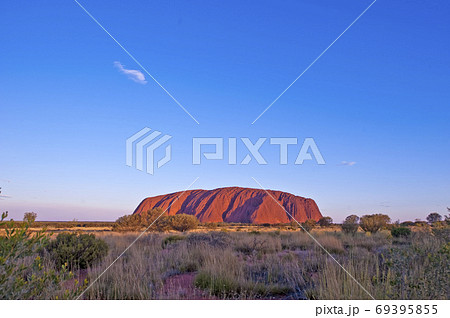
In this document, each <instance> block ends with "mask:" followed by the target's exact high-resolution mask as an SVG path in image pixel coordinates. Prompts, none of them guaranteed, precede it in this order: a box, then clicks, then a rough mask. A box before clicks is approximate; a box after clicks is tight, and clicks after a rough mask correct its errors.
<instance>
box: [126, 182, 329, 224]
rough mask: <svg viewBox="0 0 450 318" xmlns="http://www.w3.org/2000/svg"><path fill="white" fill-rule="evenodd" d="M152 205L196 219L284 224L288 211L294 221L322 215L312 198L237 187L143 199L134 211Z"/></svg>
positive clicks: (146, 208) (190, 191) (144, 209)
mask: <svg viewBox="0 0 450 318" xmlns="http://www.w3.org/2000/svg"><path fill="white" fill-rule="evenodd" d="M269 194H270V195H269ZM274 198H275V200H276V201H275V200H274ZM280 205H281V206H282V207H284V209H283V208H282V207H281V206H280ZM154 208H162V209H163V210H166V209H167V214H168V215H175V214H177V213H185V214H191V215H195V216H196V217H197V218H198V219H199V221H200V222H234V223H254V224H263V223H270V224H275V223H288V222H290V221H291V217H290V216H289V215H288V213H289V214H291V215H292V216H293V217H294V218H295V219H296V220H297V221H298V222H304V221H306V220H307V219H313V220H316V221H317V220H319V219H320V218H321V217H322V214H321V213H320V211H319V208H318V207H317V204H316V202H314V200H313V199H307V198H303V197H300V196H296V195H293V194H290V193H286V192H282V191H274V190H267V192H266V191H265V190H261V189H250V188H239V187H229V188H219V189H214V190H189V191H185V192H183V191H180V192H175V193H170V194H165V195H159V196H156V197H150V198H146V199H144V200H143V201H142V202H141V203H140V204H139V206H138V207H137V208H136V210H135V211H134V213H138V214H139V213H141V212H142V211H147V210H151V209H154ZM285 210H286V211H287V212H288V213H286V211H285Z"/></svg>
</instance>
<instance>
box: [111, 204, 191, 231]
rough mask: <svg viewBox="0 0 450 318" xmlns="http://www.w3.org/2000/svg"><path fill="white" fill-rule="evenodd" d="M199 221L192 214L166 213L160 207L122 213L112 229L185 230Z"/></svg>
mask: <svg viewBox="0 0 450 318" xmlns="http://www.w3.org/2000/svg"><path fill="white" fill-rule="evenodd" d="M198 224H199V222H198V220H197V218H196V217H195V216H194V215H189V214H175V215H170V216H169V215H166V214H165V212H164V210H163V209H161V208H155V209H152V210H148V211H143V212H141V213H139V214H131V215H124V216H122V217H120V218H118V219H117V220H116V222H115V223H114V225H113V230H114V231H120V232H124V231H142V230H145V229H148V231H157V232H166V231H169V230H175V231H179V232H186V231H189V230H193V229H195V228H197V226H198Z"/></svg>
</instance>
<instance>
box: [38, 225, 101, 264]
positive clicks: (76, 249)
mask: <svg viewBox="0 0 450 318" xmlns="http://www.w3.org/2000/svg"><path fill="white" fill-rule="evenodd" d="M45 250H46V251H47V252H48V253H49V254H50V256H51V258H52V259H53V260H54V261H55V264H56V266H57V267H61V266H63V265H64V264H67V266H68V267H69V268H71V269H74V268H75V269H86V268H88V267H89V266H91V265H93V264H94V263H96V262H98V261H100V260H101V259H102V258H103V257H105V256H106V255H107V254H108V245H107V244H106V243H105V242H104V241H103V240H100V239H97V238H95V235H94V234H80V235H77V234H75V233H61V234H58V236H57V237H56V239H55V240H53V241H51V242H50V243H49V244H48V245H47V246H46V247H45Z"/></svg>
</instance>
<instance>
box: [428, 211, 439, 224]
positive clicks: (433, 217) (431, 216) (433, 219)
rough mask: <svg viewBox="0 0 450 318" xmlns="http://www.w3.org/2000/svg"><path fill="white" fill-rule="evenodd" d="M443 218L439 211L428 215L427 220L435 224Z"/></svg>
mask: <svg viewBox="0 0 450 318" xmlns="http://www.w3.org/2000/svg"><path fill="white" fill-rule="evenodd" d="M441 220H442V215H440V214H439V213H436V212H433V213H430V214H428V216H427V221H428V223H430V224H433V223H435V222H439V221H441Z"/></svg>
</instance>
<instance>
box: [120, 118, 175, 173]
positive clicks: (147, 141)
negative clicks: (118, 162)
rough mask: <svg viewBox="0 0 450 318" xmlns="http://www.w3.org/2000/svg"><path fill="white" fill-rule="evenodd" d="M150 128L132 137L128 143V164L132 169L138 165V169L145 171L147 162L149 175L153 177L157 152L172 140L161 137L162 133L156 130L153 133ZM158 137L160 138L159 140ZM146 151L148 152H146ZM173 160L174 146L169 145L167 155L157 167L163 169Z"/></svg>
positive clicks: (164, 136)
mask: <svg viewBox="0 0 450 318" xmlns="http://www.w3.org/2000/svg"><path fill="white" fill-rule="evenodd" d="M150 131H151V129H150V128H147V127H146V128H144V129H142V130H140V131H139V132H137V133H136V134H134V135H133V136H131V137H130V138H128V139H127V141H126V163H127V166H130V167H132V166H133V165H134V164H135V165H136V169H138V170H141V171H143V170H144V161H145V162H146V171H147V173H149V174H151V175H153V173H154V165H155V151H156V149H158V148H159V147H161V146H162V145H163V144H165V143H166V142H167V141H168V140H170V139H171V138H172V136H170V135H162V136H161V137H160V135H161V132H160V131H157V130H154V131H153V132H151V133H150ZM158 137H160V138H159V139H158ZM144 150H146V151H144ZM171 158H172V146H171V145H170V144H168V145H167V146H166V148H165V155H164V157H163V158H162V159H160V160H158V161H157V162H156V166H157V167H158V168H161V167H162V166H164V165H165V164H166V163H168V162H169V161H170V159H171Z"/></svg>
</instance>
